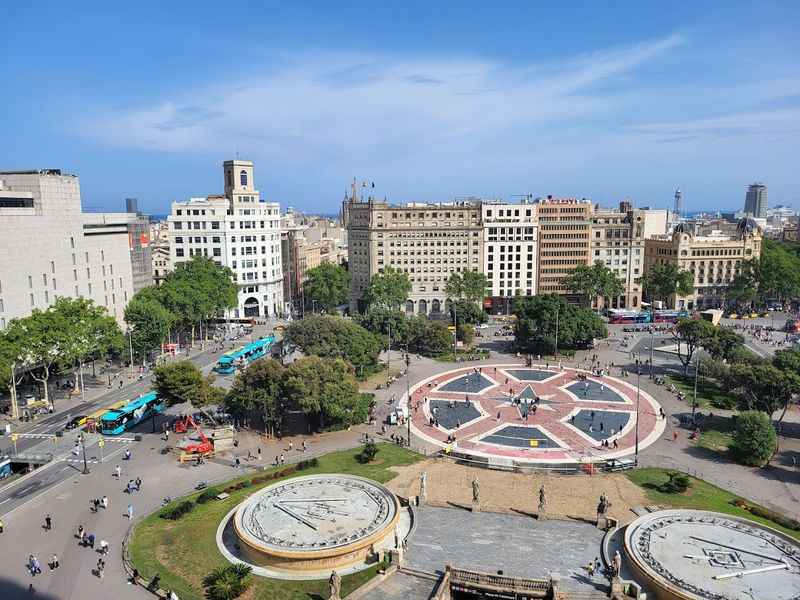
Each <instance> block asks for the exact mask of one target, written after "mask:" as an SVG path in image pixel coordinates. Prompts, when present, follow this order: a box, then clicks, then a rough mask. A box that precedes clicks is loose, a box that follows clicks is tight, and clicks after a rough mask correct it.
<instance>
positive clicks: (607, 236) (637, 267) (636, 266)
mask: <svg viewBox="0 0 800 600" xmlns="http://www.w3.org/2000/svg"><path fill="white" fill-rule="evenodd" d="M666 230H667V212H666V211H665V210H648V209H634V208H632V207H631V205H630V204H629V203H627V202H621V203H620V206H619V209H618V210H613V209H596V210H595V211H594V212H593V214H592V234H591V240H592V248H591V251H592V254H591V264H598V263H599V264H604V265H606V267H608V268H609V269H611V270H612V271H613V272H614V273H615V274H616V275H617V278H618V279H619V280H620V282H621V283H622V285H623V288H624V292H623V294H622V295H620V296H618V297H616V298H596V299H595V300H594V301H593V306H594V307H595V308H628V309H636V308H639V306H640V305H641V300H642V290H641V278H642V275H643V274H644V257H645V240H646V239H647V238H648V237H652V236H654V235H662V236H663V235H665V234H666Z"/></svg>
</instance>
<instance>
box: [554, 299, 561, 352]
mask: <svg viewBox="0 0 800 600" xmlns="http://www.w3.org/2000/svg"><path fill="white" fill-rule="evenodd" d="M560 308H561V305H560V304H556V351H555V357H556V358H558V312H559V309H560Z"/></svg>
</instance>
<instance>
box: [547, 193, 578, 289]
mask: <svg viewBox="0 0 800 600" xmlns="http://www.w3.org/2000/svg"><path fill="white" fill-rule="evenodd" d="M536 202H537V204H538V207H537V208H538V212H539V276H538V288H537V289H538V292H537V293H539V294H563V295H569V292H568V290H567V289H566V288H565V287H564V286H563V284H562V283H561V282H562V280H563V279H564V278H565V277H567V276H568V275H569V274H570V273H571V272H572V271H574V270H575V267H577V266H578V265H588V264H589V257H590V247H591V246H590V242H591V240H590V236H591V229H592V203H591V202H589V201H588V200H585V199H583V200H578V199H576V198H566V199H562V198H553V197H552V196H548V197H547V198H539V199H537V201H536Z"/></svg>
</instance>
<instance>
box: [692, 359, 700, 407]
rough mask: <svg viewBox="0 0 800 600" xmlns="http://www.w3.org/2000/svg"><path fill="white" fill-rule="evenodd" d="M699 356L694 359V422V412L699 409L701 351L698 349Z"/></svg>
mask: <svg viewBox="0 0 800 600" xmlns="http://www.w3.org/2000/svg"><path fill="white" fill-rule="evenodd" d="M696 356H697V358H696V359H695V361H694V398H693V399H692V422H694V412H695V411H696V410H697V375H698V373H699V372H700V351H699V350H698V351H697V355H696Z"/></svg>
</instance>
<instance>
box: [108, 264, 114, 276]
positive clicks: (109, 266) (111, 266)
mask: <svg viewBox="0 0 800 600" xmlns="http://www.w3.org/2000/svg"><path fill="white" fill-rule="evenodd" d="M108 268H109V269H111V274H112V275H113V274H114V265H108Z"/></svg>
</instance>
